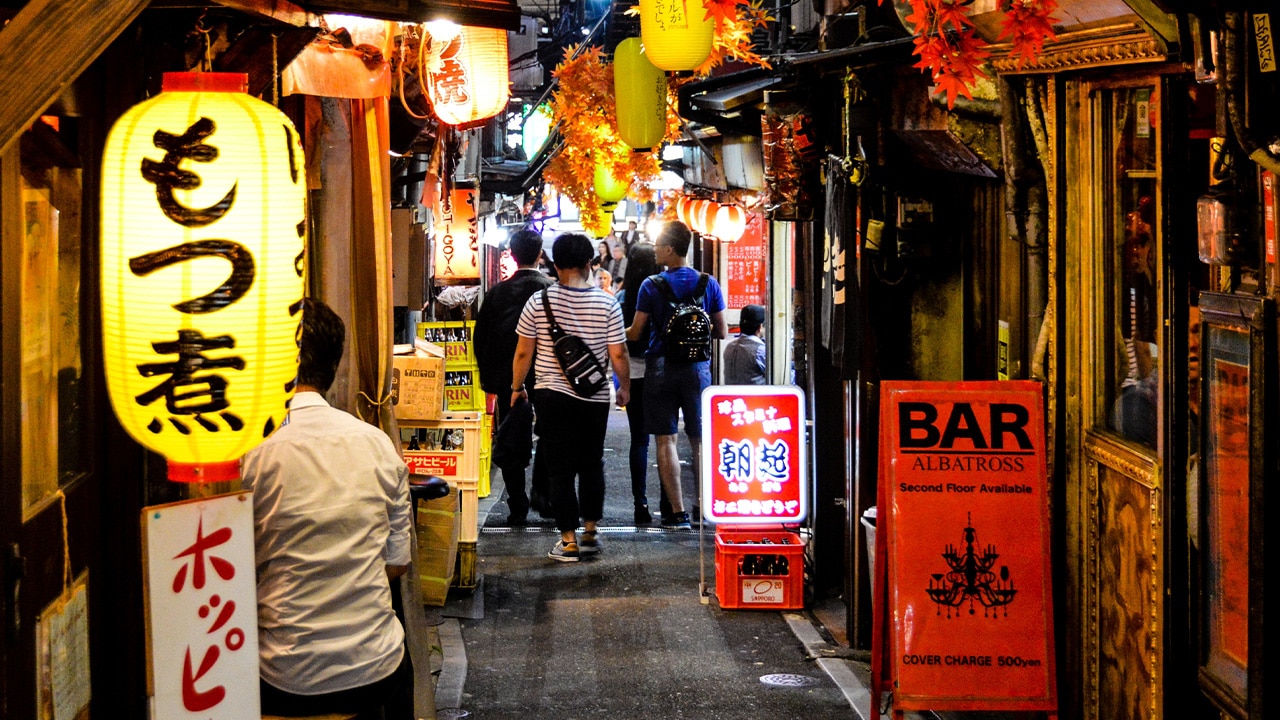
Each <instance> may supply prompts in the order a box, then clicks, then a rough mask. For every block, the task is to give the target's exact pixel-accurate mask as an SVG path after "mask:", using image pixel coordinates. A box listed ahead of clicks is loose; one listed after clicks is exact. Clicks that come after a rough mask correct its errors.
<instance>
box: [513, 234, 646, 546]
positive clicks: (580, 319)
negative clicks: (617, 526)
mask: <svg viewBox="0 0 1280 720" xmlns="http://www.w3.org/2000/svg"><path fill="white" fill-rule="evenodd" d="M551 254H552V258H551V260H552V262H553V263H555V266H556V272H557V274H558V276H559V278H560V280H559V282H558V283H557V284H556V285H553V286H551V287H549V288H547V289H546V290H543V291H542V292H539V293H537V294H535V295H534V296H533V297H530V298H529V300H528V302H526V303H525V306H524V310H523V311H522V312H521V313H520V320H519V322H518V323H517V325H516V334H517V335H519V340H518V341H517V343H516V353H515V358H514V359H513V360H512V368H511V377H513V378H523V377H525V376H526V375H527V374H528V372H529V368H530V367H531V366H532V367H533V368H534V375H535V377H536V380H535V382H534V395H533V406H534V407H535V408H536V409H537V420H536V423H537V424H536V428H535V429H536V431H537V433H538V438H539V446H538V450H539V454H541V453H542V450H543V449H544V448H545V449H546V450H547V453H546V462H547V465H548V468H547V469H548V471H549V472H548V474H549V476H550V485H551V507H552V510H553V512H554V513H555V517H556V528H557V529H558V530H559V531H560V540H559V542H557V543H556V545H555V547H553V548H552V549H551V551H550V552H549V553H547V556H548V557H550V558H551V559H552V560H556V561H560V562H577V561H578V560H579V559H580V557H581V556H582V555H583V554H588V555H589V554H593V553H598V552H600V550H601V548H602V543H601V540H600V537H599V534H598V529H597V523H598V522H599V521H600V518H601V517H603V515H604V437H605V430H606V429H607V426H608V422H609V384H608V383H607V382H604V383H601V385H600V387H599V388H598V389H597V390H596V392H595V394H594V395H592V396H591V397H585V398H584V397H579V396H578V394H577V393H576V392H574V390H573V386H571V385H570V383H569V380H568V379H567V378H566V377H565V374H564V371H563V370H561V368H560V365H559V363H558V361H557V358H556V354H555V345H554V341H553V339H552V335H551V321H552V319H554V321H555V323H556V324H557V325H558V326H559V327H560V328H561V329H563V331H564V332H565V333H567V334H569V335H574V336H577V337H579V338H581V339H582V340H583V341H584V342H585V343H586V345H587V347H588V348H589V349H590V352H591V353H592V354H593V355H594V356H595V359H596V361H598V362H599V364H600V366H601V367H604V366H606V365H607V364H612V366H613V371H614V373H615V374H617V376H618V378H619V387H618V391H617V401H618V404H619V405H622V406H625V405H626V404H627V402H628V401H629V399H630V395H631V379H630V377H631V376H630V369H629V368H628V363H627V349H626V344H625V342H624V341H625V339H626V336H625V332H624V330H623V325H622V308H621V307H619V306H618V302H617V301H616V300H615V299H614V298H613V296H612V295H609V294H608V293H606V292H604V291H602V290H600V289H598V288H594V287H592V286H591V256H592V251H591V240H590V239H589V238H587V236H585V235H581V234H577V233H565V234H563V235H561V236H559V237H558V238H556V241H555V243H554V244H553V245H552V246H551ZM548 306H549V307H550V312H551V314H552V316H553V317H548V310H547V307H548ZM527 392H528V391H527V388H526V386H525V385H524V384H523V383H520V384H513V385H512V387H511V388H510V396H509V397H510V400H509V402H510V404H511V405H514V404H515V403H517V402H519V401H520V400H521V399H522V398H526V397H527ZM575 477H576V478H577V488H576V490H575V487H574V479H575ZM579 519H581V520H582V521H583V525H584V532H583V533H582V539H581V542H579V540H578V535H577V530H578V521H579Z"/></svg>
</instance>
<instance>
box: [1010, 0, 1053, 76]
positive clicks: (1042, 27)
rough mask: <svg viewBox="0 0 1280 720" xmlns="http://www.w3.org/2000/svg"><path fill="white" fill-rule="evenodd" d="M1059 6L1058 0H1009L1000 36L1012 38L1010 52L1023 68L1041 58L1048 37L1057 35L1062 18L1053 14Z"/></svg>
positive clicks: (1020, 67) (1019, 66)
mask: <svg viewBox="0 0 1280 720" xmlns="http://www.w3.org/2000/svg"><path fill="white" fill-rule="evenodd" d="M1057 9H1058V3H1056V2H1054V0H1009V9H1008V10H1007V11H1006V12H1005V17H1004V21H1003V22H1002V23H1001V27H1000V37H999V38H998V39H1000V40H1003V39H1005V38H1006V37H1007V38H1009V39H1010V42H1011V43H1012V45H1013V49H1012V50H1010V52H1009V55H1010V57H1013V58H1016V59H1017V67H1018V69H1019V70H1021V69H1022V68H1023V66H1024V65H1026V64H1027V63H1034V62H1035V61H1036V58H1038V57H1040V52H1041V51H1042V50H1044V43H1045V41H1046V40H1053V39H1054V38H1056V37H1057V35H1055V34H1054V32H1053V25H1054V23H1056V22H1058V19H1057V18H1055V17H1051V16H1052V14H1053V11H1054V10H1057Z"/></svg>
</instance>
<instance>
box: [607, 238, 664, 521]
mask: <svg viewBox="0 0 1280 720" xmlns="http://www.w3.org/2000/svg"><path fill="white" fill-rule="evenodd" d="M627 255H628V257H627V274H626V276H625V277H624V284H623V289H622V290H621V291H620V292H619V293H618V295H617V297H618V298H619V299H620V300H619V302H620V303H621V304H622V322H623V324H625V325H628V326H630V325H631V322H632V320H633V319H634V318H635V314H636V295H637V294H638V293H637V292H636V291H635V290H630V291H628V290H627V287H632V288H638V287H640V284H641V283H642V282H644V279H645V278H647V277H649V276H650V275H653V274H654V273H656V272H658V263H657V262H656V261H655V260H654V255H653V245H652V244H650V243H646V242H641V243H636V244H635V245H633V246H632V247H631V251H630V252H629V253H628V254H627ZM648 345H649V341H648V338H645V339H643V340H636V341H632V340H628V341H627V354H628V356H629V357H630V361H631V362H630V365H631V401H630V402H628V403H627V405H626V411H627V426H628V428H629V429H630V431H631V444H630V452H629V458H628V459H629V464H630V470H631V498H632V500H633V502H634V506H635V523H636V524H637V525H648V524H649V523H651V522H653V515H652V514H651V513H650V512H649V497H648V490H647V485H648V479H649V478H648V475H649V433H648V431H646V430H645V426H644V351H645V348H646V347H648ZM660 495H661V497H660V499H659V510H660V512H661V513H662V516H664V517H670V515H671V503H670V501H669V500H668V499H667V494H666V492H661V493H660Z"/></svg>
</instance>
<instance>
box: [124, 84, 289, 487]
mask: <svg viewBox="0 0 1280 720" xmlns="http://www.w3.org/2000/svg"><path fill="white" fill-rule="evenodd" d="M247 82H248V81H247V77H246V76H245V75H242V74H234V73H167V74H165V76H164V84H163V92H161V93H160V94H159V95H157V96H155V97H153V98H151V99H150V100H147V101H145V102H143V103H141V104H139V105H136V106H134V107H133V108H131V109H130V110H129V111H128V112H126V113H125V114H124V115H123V116H122V117H121V118H120V120H119V121H117V122H116V124H115V126H114V127H113V128H112V129H111V133H110V134H109V136H108V137H107V144H106V149H105V152H104V157H103V162H102V260H101V263H102V334H103V342H102V350H103V361H104V365H105V372H106V378H107V390H108V393H109V395H110V397H111V404H112V407H113V408H114V409H115V413H116V416H117V417H118V418H119V419H120V423H121V424H122V425H123V426H124V428H125V429H126V430H127V431H128V432H129V434H130V435H132V436H133V437H134V439H136V440H137V441H138V442H139V443H141V444H142V445H143V446H145V447H147V448H148V449H150V450H153V451H154V452H157V453H159V454H161V455H163V456H165V458H167V459H168V461H169V477H170V479H172V480H182V481H202V482H203V481H215V480H229V479H234V478H236V477H238V475H239V469H238V462H239V459H240V457H241V456H242V455H244V453H245V452H247V451H249V450H250V449H252V448H253V447H254V446H256V445H257V444H258V443H260V442H262V440H263V438H265V437H267V436H268V435H270V434H271V433H272V432H273V431H274V430H275V429H276V428H278V427H280V424H281V422H282V421H283V420H284V418H285V413H286V411H287V405H288V402H289V399H290V398H291V397H292V396H293V388H294V383H295V382H296V379H297V374H298V346H297V332H298V323H299V321H300V320H301V318H302V315H301V309H300V304H301V300H302V294H303V290H304V277H303V276H304V271H305V257H304V249H305V247H306V237H305V233H306V171H305V170H304V168H303V160H302V147H301V145H300V144H299V141H298V133H297V131H296V130H294V128H293V125H292V124H291V123H290V122H289V119H288V118H287V117H285V115H284V114H283V113H281V112H280V111H279V110H277V109H275V108H274V107H272V106H271V105H268V104H267V103H264V102H262V101H261V100H257V99H255V98H253V97H251V96H250V95H248V94H247V93H246V92H245V89H246V87H247Z"/></svg>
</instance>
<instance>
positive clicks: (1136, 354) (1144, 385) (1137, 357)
mask: <svg viewBox="0 0 1280 720" xmlns="http://www.w3.org/2000/svg"><path fill="white" fill-rule="evenodd" d="M1154 94H1155V93H1154V91H1152V90H1151V89H1149V88H1140V89H1134V90H1119V91H1115V92H1113V93H1111V102H1110V103H1109V104H1110V106H1111V111H1110V112H1109V113H1108V118H1109V121H1110V123H1111V127H1110V128H1109V133H1108V134H1109V139H1110V146H1111V152H1110V153H1109V158H1108V161H1109V162H1108V166H1107V167H1105V168H1104V172H1105V173H1106V176H1107V177H1106V185H1105V187H1106V189H1107V190H1106V197H1105V201H1106V203H1107V211H1106V214H1105V217H1106V222H1107V225H1108V227H1107V233H1106V236H1107V237H1108V238H1109V242H1108V244H1109V246H1110V252H1109V255H1108V257H1110V258H1112V263H1113V267H1112V268H1110V269H1109V274H1110V277H1111V278H1113V283H1115V288H1114V290H1113V292H1112V293H1111V307H1110V308H1109V310H1108V313H1109V315H1110V317H1111V322H1112V327H1113V328H1114V334H1113V338H1114V340H1113V342H1114V343H1116V346H1115V347H1114V351H1113V352H1111V353H1110V357H1111V358H1113V360H1112V362H1113V363H1115V366H1114V367H1113V368H1111V372H1110V373H1109V375H1110V377H1112V378H1113V383H1112V387H1111V388H1110V389H1109V390H1110V392H1111V398H1110V401H1111V405H1110V406H1111V416H1110V418H1108V420H1109V425H1110V426H1111V429H1113V430H1115V431H1116V432H1118V433H1120V434H1121V435H1123V436H1124V437H1125V438H1127V439H1129V440H1133V441H1136V442H1140V443H1142V444H1144V445H1148V446H1154V445H1155V440H1156V431H1157V425H1158V418H1159V413H1158V407H1159V377H1160V373H1159V368H1160V362H1159V361H1160V352H1159V344H1158V336H1157V328H1158V327H1159V326H1160V325H1159V316H1160V306H1159V297H1160V295H1159V266H1160V262H1159V244H1158V242H1157V237H1156V232H1157V230H1156V228H1157V221H1156V202H1155V198H1156V197H1157V194H1156V192H1157V187H1156V147H1157V146H1156V139H1157V138H1156V131H1157V129H1158V115H1157V113H1156V107H1157V105H1158V103H1157V102H1156V101H1155V98H1154V97H1153V96H1154Z"/></svg>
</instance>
